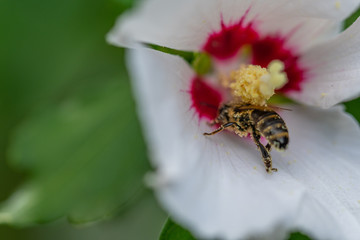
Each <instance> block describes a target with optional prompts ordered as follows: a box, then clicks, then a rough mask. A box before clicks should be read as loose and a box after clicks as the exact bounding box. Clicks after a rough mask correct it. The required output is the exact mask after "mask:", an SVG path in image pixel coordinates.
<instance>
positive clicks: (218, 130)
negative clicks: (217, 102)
mask: <svg viewBox="0 0 360 240" xmlns="http://www.w3.org/2000/svg"><path fill="white" fill-rule="evenodd" d="M234 124H236V122H228V123H225V124H223V125H221V126H220V127H219V128H218V129H216V130H215V131H213V132H211V133H204V135H205V136H210V135H214V134H217V133H219V132H221V131H222V130H224V129H225V128H227V127H231V126H232V125H234Z"/></svg>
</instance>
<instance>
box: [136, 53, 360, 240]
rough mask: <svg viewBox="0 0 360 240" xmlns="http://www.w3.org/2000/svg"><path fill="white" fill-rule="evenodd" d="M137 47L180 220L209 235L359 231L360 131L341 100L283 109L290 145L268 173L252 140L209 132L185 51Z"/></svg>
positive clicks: (167, 196) (156, 153) (171, 203)
mask: <svg viewBox="0 0 360 240" xmlns="http://www.w3.org/2000/svg"><path fill="white" fill-rule="evenodd" d="M130 56H131V58H130V60H131V61H130V69H131V72H132V74H133V77H134V80H135V93H136V95H137V99H138V100H139V112H140V114H141V120H142V122H143V124H144V127H145V133H146V134H145V135H146V137H147V140H148V143H149V145H150V150H151V151H152V152H151V153H152V154H151V155H152V161H153V163H154V165H155V166H156V167H157V169H158V171H159V175H158V177H159V178H160V182H161V185H159V186H158V188H157V189H156V190H157V195H158V197H159V199H160V201H161V202H162V204H163V205H164V207H165V208H166V209H167V210H168V211H169V212H170V214H171V215H172V216H173V217H174V219H175V220H177V221H179V222H180V223H181V224H184V225H185V226H186V227H188V228H189V229H190V230H191V231H192V232H193V233H194V234H195V235H196V236H198V237H202V238H214V237H219V238H221V239H244V238H246V237H249V236H259V235H266V234H269V233H272V232H273V231H276V232H277V234H279V235H280V236H285V233H286V232H288V231H291V230H301V231H305V232H306V233H308V234H310V235H311V236H314V237H315V238H317V239H359V238H360V224H359V220H360V203H359V202H358V201H359V200H360V191H359V184H358V183H359V181H360V171H359V170H360V161H359V159H360V152H359V150H358V147H359V146H360V132H359V128H358V126H357V124H356V122H355V121H354V120H353V119H352V118H351V117H349V116H348V115H346V114H345V113H343V110H342V109H341V108H334V109H330V110H316V109H310V108H305V107H295V106H294V107H292V108H293V111H291V112H285V111H284V112H282V113H281V114H282V115H283V117H284V119H285V121H286V122H287V125H288V128H289V132H290V147H289V149H288V150H287V151H286V152H285V153H277V152H276V151H273V152H272V155H273V160H274V165H275V167H277V168H278V170H279V171H278V172H277V173H274V174H267V173H265V170H264V166H263V164H262V162H261V158H260V154H259V153H258V151H257V150H256V147H255V145H254V144H253V143H252V142H251V141H250V140H247V139H241V138H239V137H237V136H235V135H233V134H230V133H226V132H223V133H220V134H217V135H214V136H210V137H204V136H202V133H203V132H204V131H210V128H209V127H208V126H207V124H206V123H204V122H200V123H199V122H198V120H197V117H196V116H195V114H194V112H193V111H192V110H191V109H189V106H190V97H189V96H188V93H187V90H188V85H189V82H188V81H189V79H191V77H192V72H191V70H190V69H189V67H188V66H187V65H186V64H185V63H184V62H183V61H182V60H180V59H179V58H177V57H174V56H167V55H164V54H161V53H157V52H153V51H150V50H138V51H134V52H132V54H131V55H130ZM279 235H278V236H279Z"/></svg>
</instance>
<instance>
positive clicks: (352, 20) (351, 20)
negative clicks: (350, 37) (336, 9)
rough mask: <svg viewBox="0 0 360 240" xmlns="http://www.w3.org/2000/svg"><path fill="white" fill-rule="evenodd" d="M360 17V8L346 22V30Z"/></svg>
mask: <svg viewBox="0 0 360 240" xmlns="http://www.w3.org/2000/svg"><path fill="white" fill-rule="evenodd" d="M359 16H360V8H358V9H357V10H356V11H355V12H353V14H351V15H350V16H349V17H348V18H347V19H345V21H344V29H346V28H348V27H350V26H351V24H353V22H355V21H356V19H357V18H358V17H359Z"/></svg>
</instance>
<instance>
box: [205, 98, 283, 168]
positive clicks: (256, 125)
mask: <svg viewBox="0 0 360 240" xmlns="http://www.w3.org/2000/svg"><path fill="white" fill-rule="evenodd" d="M274 109H275V108H272V107H266V106H256V105H251V104H246V103H234V102H230V103H225V104H222V105H221V106H220V107H219V109H218V116H217V118H216V119H215V120H214V121H213V122H212V123H211V124H220V127H219V128H218V129H216V130H215V131H213V132H210V133H204V135H207V136H209V135H214V134H217V133H219V132H221V131H223V130H225V129H227V130H230V131H233V132H235V133H236V134H237V135H239V136H240V137H246V136H248V135H249V134H250V135H251V137H252V139H253V141H254V142H255V144H256V146H257V148H258V150H259V151H260V153H261V156H262V160H263V162H264V164H265V169H266V172H268V173H271V172H276V171H277V169H276V168H273V167H272V159H271V156H270V153H269V152H270V151H271V148H272V147H274V148H275V149H276V150H278V151H284V150H285V149H286V148H287V146H288V143H289V132H288V129H287V127H286V124H285V121H284V120H283V119H282V118H281V117H280V115H279V114H278V113H276V112H275V111H274ZM261 137H264V138H265V139H266V140H267V144H266V146H264V145H262V143H261V142H260V138H261Z"/></svg>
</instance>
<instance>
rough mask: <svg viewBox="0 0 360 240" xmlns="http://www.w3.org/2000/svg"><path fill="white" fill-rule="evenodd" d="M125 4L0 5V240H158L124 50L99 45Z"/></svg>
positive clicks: (3, 1)
mask: <svg viewBox="0 0 360 240" xmlns="http://www.w3.org/2000/svg"><path fill="white" fill-rule="evenodd" d="M134 4H136V1H135V2H134V1H132V0H62V1H54V0H27V1H24V0H18V1H14V0H0V29H1V35H0V73H1V75H0V202H1V205H0V223H7V224H4V225H0V239H14V240H16V239H21V240H30V239H36V240H38V239H40V240H41V239H52V240H57V239H70V240H71V239H80V240H81V239H87V240H92V239H103V240H106V239H157V238H158V236H159V233H160V230H161V228H162V226H163V224H164V222H165V220H166V218H167V215H166V214H165V213H164V212H163V211H162V210H161V209H160V207H159V206H158V204H157V203H156V200H155V199H154V196H153V194H152V193H151V191H149V190H148V189H146V187H145V186H144V184H143V176H144V174H145V173H146V172H147V171H149V170H150V166H149V163H148V161H147V157H146V146H145V144H144V141H143V138H142V135H141V127H140V125H139V122H138V119H137V117H136V113H135V103H134V100H133V98H132V95H131V88H130V83H129V77H128V75H127V72H126V67H125V62H124V52H125V51H124V49H120V48H116V47H113V46H110V45H108V44H107V43H106V41H105V35H106V33H107V32H108V31H109V30H110V29H111V27H112V26H113V24H114V22H115V20H116V18H117V16H119V15H120V14H121V13H123V12H124V11H125V10H126V9H129V8H131V7H133V6H134ZM358 15H359V12H358V13H356V14H354V15H353V16H352V17H351V18H350V19H348V20H347V22H346V26H348V25H349V24H350V23H351V22H353V21H354V20H355V19H356V18H357V16H358ZM346 106H347V109H348V111H349V112H350V113H352V114H353V115H354V116H355V117H356V118H357V119H358V120H359V119H360V100H359V99H356V100H354V101H351V102H349V103H346Z"/></svg>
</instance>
